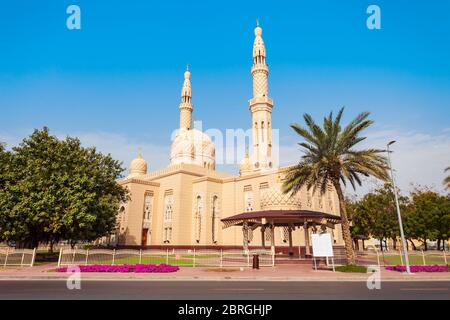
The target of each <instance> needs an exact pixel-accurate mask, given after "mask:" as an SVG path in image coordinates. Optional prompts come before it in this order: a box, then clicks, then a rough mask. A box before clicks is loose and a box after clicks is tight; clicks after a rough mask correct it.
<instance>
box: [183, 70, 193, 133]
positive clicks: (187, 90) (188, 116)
mask: <svg viewBox="0 0 450 320" xmlns="http://www.w3.org/2000/svg"><path fill="white" fill-rule="evenodd" d="M191 100H192V89H191V73H190V72H189V66H186V72H185V73H184V83H183V89H182V90H181V103H180V129H188V130H189V129H192V111H193V109H194V108H193V106H192V101H191Z"/></svg>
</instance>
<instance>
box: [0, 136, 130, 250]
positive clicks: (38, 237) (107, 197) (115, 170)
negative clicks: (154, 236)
mask: <svg viewBox="0 0 450 320" xmlns="http://www.w3.org/2000/svg"><path fill="white" fill-rule="evenodd" d="M122 171H123V169H122V167H121V163H119V162H117V161H116V160H113V159H112V158H111V156H110V155H107V156H105V155H102V154H100V153H98V152H97V151H96V149H95V148H83V147H82V146H81V143H80V141H79V140H78V139H74V138H70V137H67V138H66V139H65V140H59V139H57V138H56V137H55V136H51V135H50V134H49V131H48V129H47V128H43V129H42V130H35V131H34V133H33V134H32V135H31V136H30V137H29V138H26V139H25V140H23V142H22V143H21V144H20V145H19V146H18V147H15V148H13V151H12V152H11V156H10V159H9V166H8V173H7V175H6V183H5V186H4V188H3V190H1V191H0V237H1V238H3V239H5V240H15V241H17V242H18V243H19V244H20V245H21V246H24V247H30V248H31V247H36V246H37V245H38V244H39V242H50V243H53V242H56V241H59V240H61V239H65V240H69V239H70V240H72V242H75V241H80V240H94V239H96V238H98V237H101V236H105V235H108V234H110V233H111V232H112V231H113V230H114V229H115V226H116V215H117V212H118V208H119V203H120V202H121V201H125V200H126V191H125V189H123V188H122V187H121V186H120V185H118V184H117V182H116V180H117V179H118V178H119V177H120V175H121V172H122Z"/></svg>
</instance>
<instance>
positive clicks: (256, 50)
mask: <svg viewBox="0 0 450 320" xmlns="http://www.w3.org/2000/svg"><path fill="white" fill-rule="evenodd" d="M251 74H252V77H253V98H252V99H251V100H250V101H249V103H248V105H249V109H250V111H251V113H252V128H253V130H252V136H253V153H252V157H251V160H252V164H253V169H254V170H264V169H270V168H272V166H273V160H272V121H271V114H272V107H273V101H272V99H270V98H269V88H268V76H269V67H268V66H267V63H266V48H265V46H264V41H263V39H262V29H261V27H260V26H259V22H258V21H256V28H255V42H254V44H253V67H252V69H251Z"/></svg>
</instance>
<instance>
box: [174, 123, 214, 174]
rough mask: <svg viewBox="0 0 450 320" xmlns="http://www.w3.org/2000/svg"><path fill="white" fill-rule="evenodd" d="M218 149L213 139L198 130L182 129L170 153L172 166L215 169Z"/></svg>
mask: <svg viewBox="0 0 450 320" xmlns="http://www.w3.org/2000/svg"><path fill="white" fill-rule="evenodd" d="M215 159H216V148H215V146H214V143H213V142H212V140H211V138H210V137H209V136H208V135H207V134H205V133H203V132H201V131H200V130H197V129H184V128H182V129H180V130H179V131H178V134H177V135H176V137H175V139H174V140H173V143H172V147H171V151H170V163H171V164H180V163H187V164H196V165H199V166H202V167H205V168H208V169H214V168H215V163H216V160H215Z"/></svg>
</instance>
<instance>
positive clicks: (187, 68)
mask: <svg viewBox="0 0 450 320" xmlns="http://www.w3.org/2000/svg"><path fill="white" fill-rule="evenodd" d="M186 71H189V63H187V64H186Z"/></svg>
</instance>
